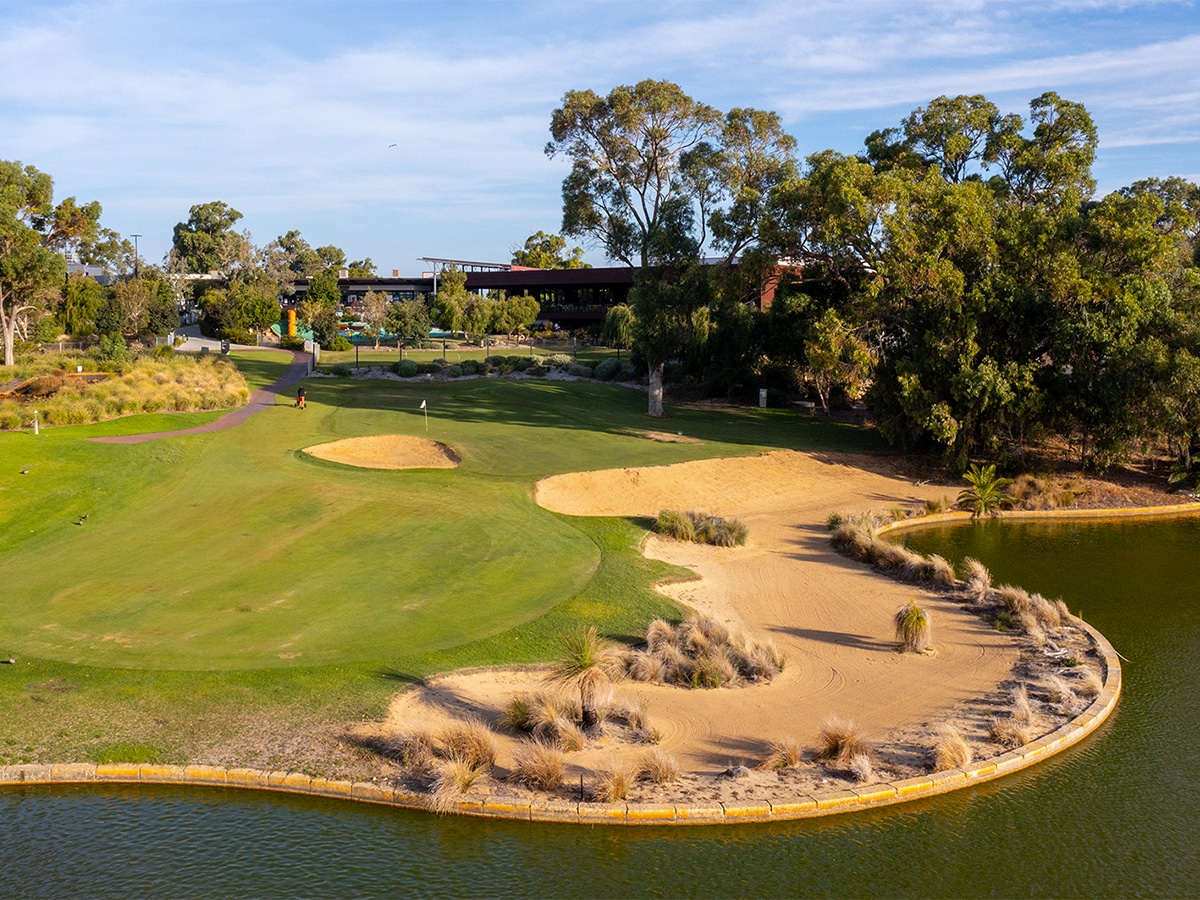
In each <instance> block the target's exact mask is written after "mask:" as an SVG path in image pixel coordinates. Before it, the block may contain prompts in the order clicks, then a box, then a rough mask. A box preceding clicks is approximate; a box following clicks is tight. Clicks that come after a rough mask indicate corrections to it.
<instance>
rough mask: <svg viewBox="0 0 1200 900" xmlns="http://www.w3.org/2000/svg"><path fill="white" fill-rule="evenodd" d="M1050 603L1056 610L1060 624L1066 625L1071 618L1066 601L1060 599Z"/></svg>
mask: <svg viewBox="0 0 1200 900" xmlns="http://www.w3.org/2000/svg"><path fill="white" fill-rule="evenodd" d="M1051 603H1053V604H1054V608H1055V609H1057V610H1058V617H1059V619H1060V620H1061V621H1062V623H1063V624H1064V625H1066V624H1068V623H1069V622H1070V621H1071V619H1072V618H1073V616H1072V615H1071V610H1070V609H1069V608H1068V607H1067V604H1066V601H1064V600H1063V599H1062V598H1061V597H1060V598H1059V599H1057V600H1052V601H1051Z"/></svg>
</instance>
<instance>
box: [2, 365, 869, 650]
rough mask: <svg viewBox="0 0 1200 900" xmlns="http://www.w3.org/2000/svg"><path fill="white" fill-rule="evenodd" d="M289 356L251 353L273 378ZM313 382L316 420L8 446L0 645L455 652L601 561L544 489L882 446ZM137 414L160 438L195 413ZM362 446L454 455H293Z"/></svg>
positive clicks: (465, 388) (617, 403) (25, 438)
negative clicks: (665, 430)
mask: <svg viewBox="0 0 1200 900" xmlns="http://www.w3.org/2000/svg"><path fill="white" fill-rule="evenodd" d="M279 359H281V358H276V359H275V360H272V359H269V358H267V359H264V358H263V356H262V355H257V356H255V355H248V356H247V357H246V358H245V359H243V360H242V361H241V362H242V364H243V365H244V366H245V367H246V368H247V369H248V370H249V371H248V375H250V377H251V378H252V380H253V381H255V382H259V381H263V380H270V379H271V378H272V377H273V376H275V375H277V374H278V373H279V372H280V371H282V368H283V363H282V362H281V361H279ZM307 384H308V387H309V393H308V399H309V408H308V409H307V410H303V411H301V410H296V409H293V408H292V407H291V406H290V404H289V405H285V398H282V397H281V398H280V400H279V403H278V405H277V406H276V407H275V408H273V409H268V410H266V411H265V412H263V413H260V414H258V415H256V416H254V417H252V418H251V419H250V420H248V421H247V422H246V423H245V424H243V425H241V426H239V427H237V428H233V429H231V430H227V431H220V432H214V433H211V434H202V435H191V436H187V437H180V438H171V439H168V440H163V441H153V442H148V443H145V444H140V445H132V446H125V445H106V444H96V443H93V442H90V441H88V440H86V438H88V437H90V436H94V435H98V434H102V433H112V432H113V430H114V424H108V425H98V426H89V427H80V428H63V429H52V430H49V431H46V432H43V434H42V435H41V436H39V437H38V438H36V439H35V438H33V437H32V436H31V435H28V434H8V435H4V436H3V437H0V472H3V473H4V478H3V495H2V500H3V511H2V512H0V537H2V542H0V546H3V548H4V550H3V551H2V552H0V575H2V577H3V584H4V588H3V592H4V607H5V615H4V618H3V620H2V621H0V650H3V651H4V652H12V653H16V654H18V655H22V656H32V657H37V658H40V659H45V660H54V661H59V662H65V663H74V664H85V665H89V666H101V667H112V668H136V669H162V670H168V669H182V670H227V669H243V670H244V669H265V668H277V667H288V666H304V667H312V666H327V665H333V664H344V663H365V662H370V661H386V660H392V659H396V658H401V657H410V656H413V655H416V654H428V653H432V652H436V651H443V650H447V649H448V648H454V647H459V646H462V645H466V644H468V643H470V642H472V641H480V640H483V639H486V638H488V637H490V636H493V635H496V634H499V633H502V632H505V631H507V630H509V629H513V628H516V627H519V626H521V625H522V624H523V623H528V622H530V621H532V620H534V619H536V618H538V617H539V616H542V615H543V614H545V613H547V612H548V611H549V610H551V609H553V608H555V607H556V606H559V605H560V604H563V603H565V602H566V601H568V600H570V599H571V598H573V597H576V596H578V595H580V594H581V593H586V592H587V590H586V589H587V588H588V585H589V582H590V581H591V580H592V579H593V575H594V573H596V571H597V569H598V567H599V565H600V562H601V556H602V550H601V548H600V546H598V542H597V540H596V539H595V537H594V536H593V535H592V534H589V533H588V531H587V530H586V529H582V528H581V527H579V523H578V521H577V520H572V519H570V518H569V517H564V516H558V515H554V514H552V513H549V512H547V511H545V510H543V509H541V508H539V507H537V506H536V505H535V504H534V503H533V500H532V496H531V490H532V484H533V482H534V481H535V480H536V479H537V478H539V477H541V476H544V475H548V474H555V473H560V472H569V471H579V470H586V469H596V468H610V467H613V466H632V465H654V464H666V463H673V462H679V461H683V460H688V459H696V458H701V457H707V456H729V455H742V454H747V453H752V452H756V451H757V450H758V449H760V448H764V447H781V446H790V447H819V446H821V445H823V444H824V445H830V444H834V445H840V446H843V447H844V446H847V445H853V444H858V445H859V446H858V447H857V448H856V449H865V447H866V445H867V444H869V441H870V438H869V436H865V435H863V433H862V432H857V431H853V430H850V429H838V428H837V427H836V426H829V425H823V424H820V423H816V422H813V421H811V420H808V419H804V418H801V417H797V416H793V415H789V414H783V413H778V412H773V411H758V410H753V411H743V412H737V413H717V412H701V411H691V410H686V411H684V410H681V411H678V412H676V413H675V415H674V416H673V418H671V419H670V420H669V421H668V422H667V425H669V427H671V428H672V429H673V430H679V431H685V432H686V433H687V434H688V435H689V436H693V437H696V438H699V439H700V442H699V443H689V444H682V443H659V442H656V441H652V440H647V439H646V438H645V437H644V436H642V435H641V432H642V431H643V430H645V429H647V428H648V427H657V426H661V425H662V424H663V423H661V422H654V423H653V426H652V425H651V424H650V423H651V422H652V420H649V419H647V417H646V416H645V415H644V413H643V410H644V405H645V396H644V394H642V393H640V392H638V391H635V390H631V389H629V388H627V387H619V386H609V385H599V384H592V383H564V382H542V381H532V380H527V381H513V380H502V379H476V380H467V381H461V382H451V383H447V384H409V383H397V382H390V381H380V382H362V381H351V380H347V379H321V378H314V379H310V380H309V382H308V383H307ZM423 400H424V401H426V402H427V406H428V411H429V418H428V431H426V423H425V419H424V417H423V415H422V411H421V410H420V409H419V407H420V403H421V401H423ZM142 418H143V420H144V424H145V426H146V430H156V429H161V428H163V427H164V424H163V422H164V420H167V421H169V422H170V424H169V425H167V426H165V427H169V428H175V427H178V424H177V423H179V422H180V421H182V420H183V418H184V417H163V416H156V417H142ZM192 418H194V417H192ZM137 422H138V420H137V419H130V420H126V421H125V422H124V423H123V429H122V430H125V431H128V430H130V429H132V428H135V427H136V424H137ZM188 424H192V423H191V421H190V420H189V423H188ZM372 434H408V435H418V436H420V437H428V438H431V439H434V440H438V441H442V442H444V443H446V444H448V445H449V446H450V447H452V448H453V449H454V450H455V452H457V453H458V454H459V455H460V456H461V458H462V464H461V466H460V467H459V468H457V469H451V470H407V471H379V470H368V469H356V468H350V467H347V466H342V465H338V464H334V463H327V462H322V461H320V460H316V459H313V458H312V457H309V456H308V455H306V454H304V453H302V452H300V451H301V448H304V447H308V446H312V445H314V444H320V443H323V442H327V441H333V440H338V439H341V438H347V437H357V436H365V435H372ZM22 468H28V469H29V470H30V471H29V474H27V475H24V476H18V475H17V474H16V473H17V472H19V470H20V469H22ZM18 479H19V480H18ZM84 515H86V516H87V519H86V520H84V522H83V523H82V524H79V525H77V524H76V522H77V520H79V518H80V517H81V516H84Z"/></svg>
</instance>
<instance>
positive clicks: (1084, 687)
mask: <svg viewBox="0 0 1200 900" xmlns="http://www.w3.org/2000/svg"><path fill="white" fill-rule="evenodd" d="M1073 678H1074V681H1075V690H1076V692H1077V693H1078V694H1079V696H1080V697H1087V698H1088V699H1093V698H1095V697H1099V696H1100V692H1101V691H1102V690H1104V680H1103V679H1102V678H1101V677H1100V673H1099V672H1097V671H1096V670H1095V669H1093V668H1091V667H1090V666H1079V667H1078V668H1076V669H1075V670H1074V673H1073Z"/></svg>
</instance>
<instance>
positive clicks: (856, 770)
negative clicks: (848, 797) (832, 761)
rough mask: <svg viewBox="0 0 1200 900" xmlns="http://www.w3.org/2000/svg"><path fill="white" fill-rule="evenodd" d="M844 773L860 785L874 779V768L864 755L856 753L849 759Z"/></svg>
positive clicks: (869, 758) (866, 755) (869, 759)
mask: <svg viewBox="0 0 1200 900" xmlns="http://www.w3.org/2000/svg"><path fill="white" fill-rule="evenodd" d="M846 771H847V772H849V773H850V775H851V776H852V777H853V778H854V780H855V781H857V782H859V783H860V784H861V783H863V782H866V781H870V780H871V779H872V778H874V777H875V766H874V764H873V763H872V761H871V757H870V756H869V755H868V754H866V753H856V754H854V756H852V757H851V758H850V765H848V766H847V767H846Z"/></svg>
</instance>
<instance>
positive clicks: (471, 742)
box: [439, 719, 496, 770]
mask: <svg viewBox="0 0 1200 900" xmlns="http://www.w3.org/2000/svg"><path fill="white" fill-rule="evenodd" d="M439 738H440V744H441V748H440V749H441V755H442V756H444V757H446V758H449V759H458V760H462V761H463V762H465V763H468V764H470V765H472V766H479V767H482V768H483V769H484V770H488V769H491V768H492V767H493V766H494V765H496V736H495V735H494V734H492V730H491V729H490V728H488V727H487V725H485V724H484V723H483V722H481V721H479V720H478V719H467V720H466V721H464V722H456V723H454V724H453V725H449V726H447V727H446V728H444V729H442V732H441V734H440V735H439Z"/></svg>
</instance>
